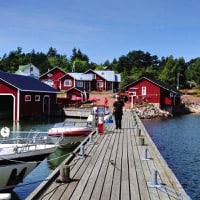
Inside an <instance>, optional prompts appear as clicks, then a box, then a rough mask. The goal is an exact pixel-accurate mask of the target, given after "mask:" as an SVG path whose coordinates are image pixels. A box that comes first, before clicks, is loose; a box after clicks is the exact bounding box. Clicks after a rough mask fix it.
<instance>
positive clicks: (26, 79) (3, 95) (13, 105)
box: [0, 72, 58, 121]
mask: <svg viewBox="0 0 200 200" xmlns="http://www.w3.org/2000/svg"><path fill="white" fill-rule="evenodd" d="M57 92H58V91H57V90H55V89H54V88H52V87H50V86H48V85H47V84H44V83H42V82H41V81H40V80H38V79H36V78H33V77H30V76H23V75H16V74H10V73H5V72H0V102H1V103H0V117H1V118H6V117H8V118H11V119H13V120H14V121H19V120H20V119H21V118H24V117H38V116H42V115H51V111H52V110H53V108H54V105H55V104H56V94H57Z"/></svg>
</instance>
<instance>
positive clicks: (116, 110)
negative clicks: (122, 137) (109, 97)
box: [113, 95, 124, 129]
mask: <svg viewBox="0 0 200 200" xmlns="http://www.w3.org/2000/svg"><path fill="white" fill-rule="evenodd" d="M123 107H124V102H123V101H121V99H120V97H119V96H118V95H117V96H116V100H115V102H114V103H113V115H114V117H115V125H116V129H121V128H122V115H123Z"/></svg>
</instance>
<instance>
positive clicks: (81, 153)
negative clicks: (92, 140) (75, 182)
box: [78, 144, 86, 158]
mask: <svg viewBox="0 0 200 200" xmlns="http://www.w3.org/2000/svg"><path fill="white" fill-rule="evenodd" d="M78 156H79V157H80V158H83V157H84V156H86V154H85V145H83V144H81V145H80V151H79V153H78Z"/></svg>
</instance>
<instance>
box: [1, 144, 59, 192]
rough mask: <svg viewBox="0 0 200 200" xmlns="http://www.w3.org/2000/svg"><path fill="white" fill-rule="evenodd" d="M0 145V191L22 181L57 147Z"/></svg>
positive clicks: (6, 189) (13, 186) (9, 189)
mask: <svg viewBox="0 0 200 200" xmlns="http://www.w3.org/2000/svg"><path fill="white" fill-rule="evenodd" d="M0 147H1V148H0V177H1V178H0V191H11V190H12V189H13V188H15V187H16V185H17V184H19V183H20V182H23V179H24V178H25V177H26V176H27V175H28V174H29V173H31V172H32V171H33V170H34V169H35V168H36V167H37V165H38V164H39V163H40V162H41V161H43V160H44V159H45V158H46V157H47V156H48V155H49V154H50V153H52V152H53V151H55V149H56V148H57V146H55V145H48V144H47V145H37V146H34V145H26V146H23V144H17V149H16V145H13V144H0ZM36 148H37V149H36ZM5 151H6V152H5Z"/></svg>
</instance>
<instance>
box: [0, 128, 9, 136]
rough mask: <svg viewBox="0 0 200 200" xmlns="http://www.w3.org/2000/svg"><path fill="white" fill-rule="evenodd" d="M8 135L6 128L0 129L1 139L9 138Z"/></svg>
mask: <svg viewBox="0 0 200 200" xmlns="http://www.w3.org/2000/svg"><path fill="white" fill-rule="evenodd" d="M9 135H10V129H9V128H8V127H3V128H2V129H1V136H2V137H9Z"/></svg>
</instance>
